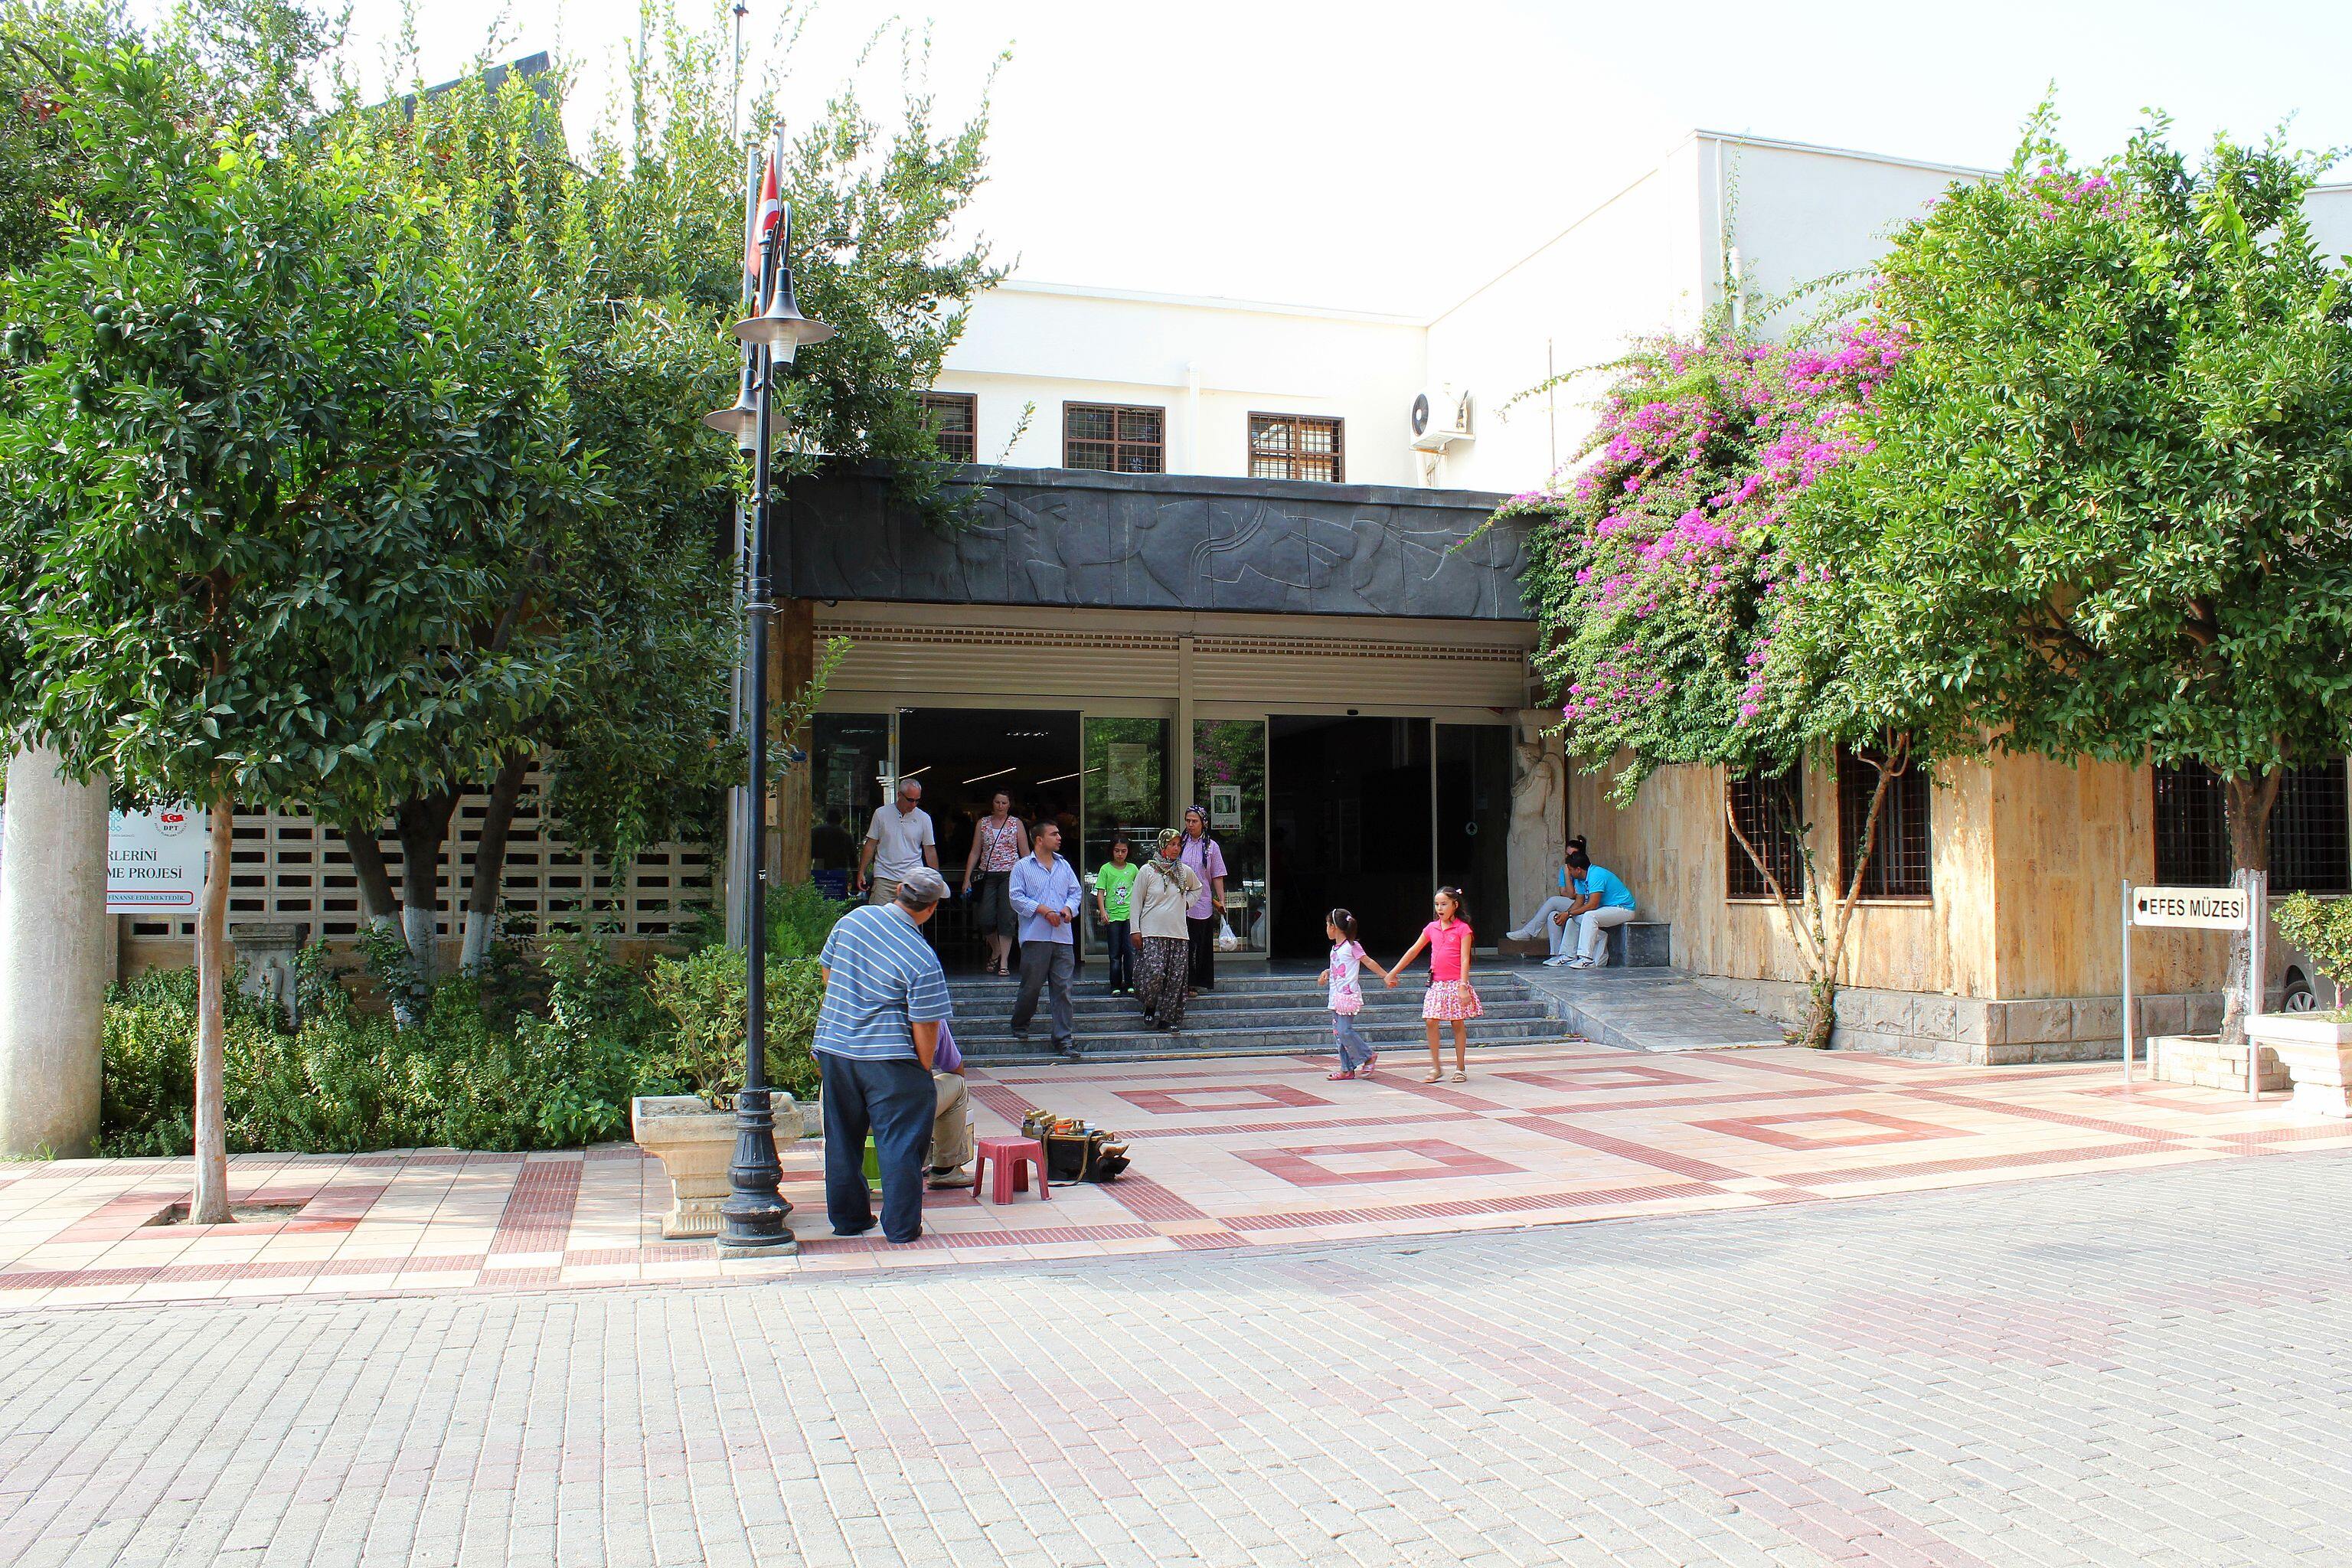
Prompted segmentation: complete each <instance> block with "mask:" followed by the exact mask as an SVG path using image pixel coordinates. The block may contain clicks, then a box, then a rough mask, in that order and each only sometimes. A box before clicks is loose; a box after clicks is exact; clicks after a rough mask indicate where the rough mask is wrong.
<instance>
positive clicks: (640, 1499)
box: [0, 1152, 2352, 1568]
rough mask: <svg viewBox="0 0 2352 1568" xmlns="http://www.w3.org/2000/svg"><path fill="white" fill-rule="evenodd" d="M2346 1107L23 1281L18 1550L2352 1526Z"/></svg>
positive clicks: (975, 1554)
mask: <svg viewBox="0 0 2352 1568" xmlns="http://www.w3.org/2000/svg"><path fill="white" fill-rule="evenodd" d="M2347 1198H2352V1161H2347V1155H2346V1154H2345V1153H2344V1152H2316V1153H2315V1152H2291V1153H2286V1154H2284V1155H2273V1156H2271V1157H2264V1158H2258V1159H2229V1160H2199V1161H2195V1162H2192V1163H2182V1164H2179V1165H2175V1166H2173V1167H2170V1168H2163V1169H2140V1170H2133V1171H2128V1172H2117V1173H2110V1174H2104V1175H2088V1176H2047V1177H2044V1178H2042V1179H2038V1180H2035V1181H2032V1182H2031V1183H2009V1184H2000V1185H1997V1186H1992V1187H1979V1188H1971V1189H1969V1190H1965V1191H1946V1192H1937V1193H1929V1194H1909V1195H1900V1196H1889V1197H1882V1198H1874V1199H1868V1200H1864V1201H1862V1202H1857V1203H1812V1204H1791V1205H1778V1206H1772V1207H1767V1208H1760V1209H1757V1210H1753V1211H1750V1212H1741V1213H1733V1214H1713V1215H1681V1216H1676V1217H1673V1218H1667V1219H1643V1220H1632V1221H1627V1222H1622V1223H1616V1224H1606V1225H1577V1226H1542V1227H1532V1228H1527V1229H1520V1230H1514V1231H1509V1232H1505V1233H1487V1234H1476V1235H1454V1236H1446V1237H1433V1238H1423V1239H1388V1240H1382V1241H1376V1242H1357V1243H1322V1244H1318V1245H1313V1246H1306V1247H1298V1246H1272V1247H1245V1248H1226V1249H1221V1250H1216V1251H1209V1252H1199V1253H1187V1254H1181V1255H1162V1256H1151V1257H1138V1258H1088V1259H1074V1260H1064V1261H1060V1262H1027V1261H1024V1262H1013V1263H1005V1264H999V1265H996V1266H993V1267H990V1268H972V1269H949V1270H937V1269H921V1270H910V1271H906V1272H900V1273H872V1272H866V1273H854V1274H846V1275H824V1274H817V1273H804V1274H803V1275H802V1276H800V1277H798V1278H794V1279H780V1280H769V1281H758V1282H750V1283H743V1284H724V1283H722V1284H716V1285H708V1286H625V1287H619V1288H613V1289H593V1290H582V1289H558V1290H508V1291H499V1290H473V1291H451V1292H445V1293H437V1294H428V1295H417V1296H411V1297H385V1298H378V1299H373V1300H359V1299H330V1300H276V1301H222V1302H205V1303H195V1302H190V1303H166V1304H160V1305H136V1304H134V1305H124V1306H112V1307H84V1308H71V1309H44V1310H30V1311H18V1312H13V1313H8V1314H5V1315H0V1562H6V1563H12V1564H16V1565H17V1568H42V1565H47V1564H55V1563H73V1564H85V1563H86V1564H93V1565H95V1564H112V1565H117V1568H132V1565H136V1564H151V1563H240V1564H278V1563H287V1564H295V1563H322V1564H346V1563H404V1564H407V1563H414V1564H428V1563H430V1564H451V1563H465V1564H472V1563H530V1564H544V1563H562V1564H567V1565H568V1564H624V1563H625V1564H645V1563H663V1564H668V1563H677V1564H686V1563H727V1564H750V1563H760V1564H763V1565H766V1564H801V1563H806V1564H843V1565H849V1564H854V1565H855V1568H886V1565H894V1564H900V1563H907V1564H925V1565H928V1564H955V1565H959V1568H961V1565H965V1564H971V1565H980V1564H1018V1565H1023V1568H1048V1565H1069V1568H1078V1565H1087V1564H1100V1565H1104V1568H1129V1565H1132V1564H1160V1563H1202V1564H1229V1565H1233V1568H1241V1565H1244V1564H1247V1565H1250V1568H1270V1565H1276V1564H1316V1565H1318V1568H1320V1565H1324V1564H1353V1563H1361V1564H1391V1563H1397V1564H1434V1563H1449V1564H1451V1563H1461V1564H1477V1565H1480V1568H1502V1565H1505V1564H1538V1563H1578V1564H1584V1563H1592V1564H1623V1565H1630V1568H1643V1565H1657V1564H1671V1563H1737V1564H1750V1565H1758V1568H1764V1565H1772V1564H1780V1565H1787V1568H1795V1565H1798V1564H1821V1563H1872V1564H1902V1565H1911V1568H1916V1565H1924V1564H1943V1565H1947V1568H1967V1565H1973V1564H2002V1565H2007V1564H2019V1565H2027V1564H2030V1565H2035V1568H2079V1565H2087V1564H2098V1565H2102V1568H2109V1565H2112V1568H2218V1565H2221V1564H2234V1563H2253V1564H2273V1563H2295V1562H2305V1563H2334V1562H2342V1561H2344V1560H2345V1556H2346V1548H2345V1541H2346V1538H2347V1530H2352V1444H2347V1441H2346V1435H2345V1428H2344V1390H2345V1388H2346V1386H2347V1380H2352V1355H2347V1349H2346V1347H2347V1345H2352V1306H2347V1300H2352V1297H2347V1287H2352V1262H2347V1246H2346V1241H2345V1235H2344V1230H2343V1216H2344V1215H2345V1214H2346V1213H2347V1206H2352V1205H2347Z"/></svg>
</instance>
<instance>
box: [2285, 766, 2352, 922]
mask: <svg viewBox="0 0 2352 1568" xmlns="http://www.w3.org/2000/svg"><path fill="white" fill-rule="evenodd" d="M2348 808H2352V800H2347V796H2346V795H2345V783H2344V759H2343V758H2341V757H2338V758H2337V759H2336V761H2334V762H2332V763H2320V764H2319V765H2318V766H2317V767H2311V768H2294V769H2291V770H2289V771H2288V773H2287V775H2286V777H2284V779H2281V780H2280V781H2279V793H2278V800H2277V803H2276V804H2275V805H2273V806H2272V807H2271V884H2270V885H2271V891H2273V892H2274V893H2352V820H2347V816H2348V815H2352V810H2348Z"/></svg>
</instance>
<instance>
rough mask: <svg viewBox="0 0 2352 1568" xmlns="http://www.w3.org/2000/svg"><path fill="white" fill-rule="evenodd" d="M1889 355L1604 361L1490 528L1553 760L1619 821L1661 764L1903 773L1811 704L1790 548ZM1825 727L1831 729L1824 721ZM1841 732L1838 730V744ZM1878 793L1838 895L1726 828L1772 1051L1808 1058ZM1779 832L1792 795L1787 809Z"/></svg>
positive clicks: (1709, 347)
mask: <svg viewBox="0 0 2352 1568" xmlns="http://www.w3.org/2000/svg"><path fill="white" fill-rule="evenodd" d="M1905 353H1906V342H1905V339H1904V335H1903V333H1902V332H1901V331H1899V330H1896V329H1894V328H1891V327H1887V326H1884V325H1874V324H1870V323H1861V324H1853V325H1849V326H1847V327H1845V328H1843V329H1842V330H1840V331H1838V332H1837V333H1836V334H1835V335H1834V337H1833V338H1832V340H1831V342H1829V343H1828V344H1827V346H1822V347H1811V346H1799V347H1787V346H1780V347H1776V346H1770V345H1767V344H1761V343H1756V342H1743V341H1740V340H1739V339H1738V338H1736V337H1734V336H1732V335H1730V334H1729V333H1727V332H1712V333H1708V334H1706V335H1703V336H1700V337H1698V338H1696V339H1691V340H1661V341H1656V342H1646V343H1643V344H1640V345H1638V346H1637V347H1636V348H1635V350H1634V351H1633V353H1631V354H1629V355H1628V356H1627V357H1626V358H1625V359H1624V360H1623V361H1622V362H1621V363H1620V365H1619V367H1618V370H1619V375H1618V379H1617V381H1616V383H1615V384H1614V386H1613V387H1612V390H1611V392H1610V395H1609V396H1608V398H1607V400H1606V402H1605V404H1604V405H1603V406H1602V411H1601V421H1600V424H1599V426H1598V427H1597V429H1596V431H1595V433H1594V435H1593V437H1592V439H1591V442H1590V443H1589V445H1588V446H1587V448H1586V450H1585V452H1584V454H1583V455H1582V456H1581V458H1580V459H1579V460H1578V462H1577V463H1575V464H1571V469H1572V470H1573V478H1571V479H1566V480H1565V481H1564V482H1559V483H1556V484H1555V485H1553V486H1551V487H1549V488H1547V489H1542V490H1537V491H1531V492H1528V493H1527V494H1524V495H1520V496H1517V497H1514V498H1513V499H1512V500H1511V501H1510V502H1509V503H1508V504H1507V505H1506V506H1505V507H1504V508H1503V509H1502V511H1501V515H1504V516H1518V517H1528V518H1532V519H1534V520H1535V527H1534V529H1533V531H1532V535H1531V538H1530V541H1529V553H1530V560H1531V567H1530V570H1529V572H1528V579H1527V586H1528V590H1529V592H1530V595H1531V597H1532V598H1533V599H1534V600H1535V609H1536V612H1537V615H1538V619H1539V620H1540V621H1541V623H1542V625H1543V626H1544V629H1545V641H1544V644H1543V647H1542V648H1541V650H1540V651H1539V653H1538V656H1537V665H1538V669H1539V670H1540V671H1541V672H1542V673H1543V674H1544V675H1546V676H1548V677H1549V678H1550V679H1551V680H1552V681H1553V682H1554V683H1555V687H1556V689H1557V690H1558V692H1559V700H1560V716H1561V723H1560V734H1561V737H1562V740H1563V742H1564V745H1565V749H1566V751H1567V752H1568V754H1569V756H1570V758H1571V759H1573V760H1575V761H1578V762H1580V763H1583V764H1584V765H1585V766H1587V767H1591V768H1601V767H1605V766H1612V765H1613V768H1614V772H1613V775H1612V782H1611V794H1612V796H1613V797H1614V798H1615V799H1616V800H1617V801H1618V802H1619V803H1620V804H1624V803H1627V802H1630V801H1631V799H1632V797H1633V795H1634V793H1635V792H1636V791H1637V790H1638V789H1639V788H1640V787H1641V784H1642V781H1643V779H1645V778H1646V777H1648V776H1649V774H1650V773H1653V772H1654V771H1655V770H1656V769H1658V768H1660V767H1664V766H1668V765H1672V764H1675V763H1691V764H1699V765H1706V766H1717V767H1721V768H1723V769H1725V770H1726V777H1727V778H1728V777H1729V776H1731V775H1734V774H1740V773H1760V774H1768V775H1778V774H1781V773H1785V772H1787V771H1789V770H1790V769H1792V768H1796V767H1799V766H1801V764H1802V763H1804V762H1805V761H1806V759H1807V758H1808V757H1809V756H1814V755H1819V754H1822V752H1826V751H1828V750H1831V749H1833V748H1834V747H1836V746H1837V745H1839V744H1841V743H1843V744H1853V745H1861V746H1864V747H1866V748H1869V749H1870V750H1871V751H1872V752H1873V753H1874V755H1876V756H1877V757H1879V758H1881V759H1885V761H1883V762H1882V763H1881V777H1882V779H1885V778H1887V777H1891V776H1892V775H1893V774H1894V773H1899V772H1900V771H1901V770H1902V768H1903V767H1905V766H1906V765H1908V759H1909V754H1910V749H1909V742H1908V738H1907V737H1906V736H1904V735H1901V734H1899V733H1897V734H1889V733H1887V732H1886V731H1885V730H1884V729H1883V727H1880V726H1876V725H1874V724H1871V723H1869V722H1868V721H1867V716H1866V715H1857V714H1855V713H1853V711H1852V710H1851V709H1850V708H1843V707H1836V706H1833V705H1829V704H1824V703H1823V702H1822V701H1821V700H1820V698H1821V694H1822V691H1821V689H1822V685H1823V683H1824V679H1825V676H1826V675H1827V674H1828V673H1830V672H1831V671H1832V670H1833V668H1834V665H1833V661H1832V664H1831V665H1830V666H1827V667H1825V666H1824V664H1823V663H1822V659H1821V657H1820V656H1821V653H1822V649H1823V647H1825V645H1826V643H1827V641H1828V640H1830V639H1827V638H1825V637H1824V636H1823V634H1822V631H1821V629H1820V628H1811V627H1806V626H1801V624H1800V618H1801V616H1804V615H1805V614H1806V613H1807V610H1808V608H1809V606H1811V605H1813V604H1814V603H1815V602H1816V601H1815V598H1814V596H1813V595H1809V594H1807V593H1805V592H1804V589H1805V588H1806V587H1807V586H1808V585H1809V584H1811V583H1813V582H1814V581H1816V580H1817V577H1818V574H1820V573H1822V571H1823V570H1824V567H1823V566H1822V564H1821V563H1817V562H1811V561H1808V560H1806V559H1804V558H1802V557H1801V555H1800V554H1799V553H1798V552H1795V551H1793V550H1791V549H1790V540H1789V535H1788V532H1787V530H1786V529H1785V528H1784V527H1783V519H1784V516H1785V514H1786V511H1787V510H1788V508H1789V506H1790V503H1791V501H1792V500H1794V498H1796V497H1798V496H1800V495H1801V494H1803V493H1804V492H1805V491H1806V490H1807V489H1811V487H1812V486H1814V485H1815V484H1817V483H1819V482H1820V480H1821V479H1822V476H1823V475H1825V474H1827V473H1830V472H1832V471H1833V470H1835V469H1836V468H1839V467H1841V466H1842V465H1843V464H1846V463H1848V462H1850V461H1852V460H1853V459H1854V458H1857V457H1858V456H1861V455H1863V454H1864V453H1865V452H1866V451H1867V450H1868V443H1867V441H1866V440H1865V439H1863V438H1861V437H1856V436H1855V435H1854V434H1853V430H1852V428H1851V425H1852V416H1853V414H1854V413H1855V411H1856V410H1857V409H1859V408H1861V407H1863V406H1864V405H1867V404H1868V402H1869V401H1870V399H1871V398H1872V396H1873V395H1874V393H1875V391H1876V389H1877V388H1878V386H1879V384H1881V383H1882V382H1883V381H1884V380H1885V377H1886V376H1887V375H1888V374H1889V373H1890V371H1891V370H1892V369H1893V368H1894V367H1895V366H1896V365H1897V364H1899V363H1901V361H1902V359H1903V357H1904V355H1905ZM1832 714H1834V715H1835V716H1836V723H1835V724H1832V723H1830V722H1825V721H1826V720H1828V719H1829V718H1830V717H1831V716H1832ZM1838 726H1843V727H1838ZM1884 796H1885V789H1884V788H1883V787H1882V788H1880V789H1879V790H1877V791H1875V792H1874V794H1873V795H1872V796H1871V802H1870V814H1871V816H1870V824H1869V828H1870V829H1871V830H1872V831H1867V832H1865V834H1864V839H1863V845H1862V852H1861V854H1860V855H1859V856H1857V857H1856V858H1855V863H1854V864H1853V867H1852V868H1851V872H1852V876H1851V879H1850V881H1849V883H1848V885H1846V886H1844V887H1839V886H1836V885H1834V880H1833V879H1824V878H1823V877H1822V876H1820V875H1818V874H1817V872H1818V871H1819V869H1820V868H1821V866H1822V864H1823V863H1824V859H1823V858H1822V857H1818V856H1817V855H1816V853H1815V849H1816V845H1815V842H1814V837H1815V836H1814V835H1813V834H1812V832H1811V829H1810V827H1809V826H1807V825H1806V824H1804V823H1803V822H1801V821H1790V822H1786V823H1778V824H1775V825H1774V827H1773V831H1775V832H1776V833H1779V834H1781V835H1785V837H1787V838H1789V839H1790V840H1793V841H1794V842H1795V846H1796V847H1795V868H1794V869H1795V873H1796V874H1795V876H1794V877H1793V878H1789V877H1788V876H1787V873H1788V871H1789V869H1790V868H1789V867H1788V866H1787V864H1786V863H1785V862H1783V863H1781V864H1780V875H1776V874H1775V869H1774V867H1773V866H1772V865H1768V864H1767V861H1766V858H1765V857H1764V855H1763V854H1762V853H1761V852H1759V849H1758V847H1757V844H1756V842H1755V841H1754V838H1753V837H1743V836H1742V834H1741V832H1740V831H1739V829H1738V820H1737V817H1736V816H1735V814H1734V813H1733V811H1732V808H1731V793H1730V791H1729V790H1728V789H1727V790H1726V791H1725V795H1724V801H1725V814H1726V820H1727V824H1729V825H1730V826H1732V828H1733V832H1732V834H1731V837H1732V839H1733V840H1734V842H1735V843H1736V844H1737V845H1738V847H1737V848H1736V849H1735V848H1727V853H1739V854H1745V855H1747V856H1748V858H1749V859H1750V860H1751V861H1752V862H1753V864H1754V865H1755V867H1756V868H1757V869H1758V871H1759V873H1760V874H1761V878H1762V880H1763V882H1764V883H1765V885H1766V886H1767V888H1768V889H1769V893H1770V896H1771V900H1772V901H1773V903H1774V905H1775V906H1776V908H1777V910H1778V911H1779V914H1780V920H1781V921H1782V924H1783V926H1784V928H1785V929H1786V931H1787V932H1788V934H1789V936H1790V941H1791V942H1792V943H1793V944H1794V946H1795V947H1796V949H1797V951H1798V953H1799V957H1800V962H1801V965H1802V968H1803V971H1804V973H1805V975H1806V978H1807V981H1808V983H1809V985H1810V987H1811V994H1812V999H1811V1005H1810V1006H1809V1008H1808V1011H1807V1016H1806V1017H1805V1019H1804V1020H1803V1021H1802V1022H1801V1024H1800V1026H1799V1027H1798V1029H1797V1030H1796V1032H1795V1034H1794V1035H1793V1036H1792V1037H1793V1038H1801V1039H1802V1040H1804V1041H1806V1042H1808V1043H1811V1044H1814V1045H1825V1044H1827V1043H1828V1039H1829V1034H1830V1020H1831V1017H1832V1006H1833V1003H1834V997H1835V975H1836V973H1837V968H1838V962H1839V955H1840V953H1841V952H1843V945H1844V937H1845V931H1846V930H1847V928H1848V925H1849V922H1850V920H1851V916H1852V912H1853V904H1854V902H1855V900H1857V899H1858V897H1859V894H1860V888H1861V879H1862V873H1863V871H1864V868H1865V867H1866V866H1867V864H1868V858H1869V853H1870V848H1871V846H1872V844H1873V842H1874V828H1875V825H1876V822H1877V820H1878V817H1879V815H1880V811H1881V806H1882V803H1883V800H1884ZM1787 798H1788V806H1789V810H1790V812H1791V813H1794V814H1798V815H1801V804H1802V794H1801V791H1800V792H1795V793H1792V794H1790V795H1789V796H1788V797H1787Z"/></svg>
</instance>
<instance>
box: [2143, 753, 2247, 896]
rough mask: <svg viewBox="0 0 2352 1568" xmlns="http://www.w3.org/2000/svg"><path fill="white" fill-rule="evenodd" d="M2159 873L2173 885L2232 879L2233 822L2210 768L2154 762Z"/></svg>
mask: <svg viewBox="0 0 2352 1568" xmlns="http://www.w3.org/2000/svg"><path fill="white" fill-rule="evenodd" d="M2149 773H2150V774H2151V776H2152V779H2153V784H2154V788H2155V792H2156V802H2155V804H2156V811H2155V816H2154V821H2155V825H2156V879H2157V880H2158V882H2160V883H2163V884H2165V885H2167V886H2170V887H2182V888H2224V887H2227V886H2229V884H2230V823H2229V814H2228V806H2227V804H2226V802H2225V800H2224V798H2223V795H2222V789H2221V780H2220V779H2219V778H2217V777H2216V776H2214V773H2213V771H2212V770H2211V769H2210V768H2205V767H2186V768H2152V769H2150V770H2149Z"/></svg>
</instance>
